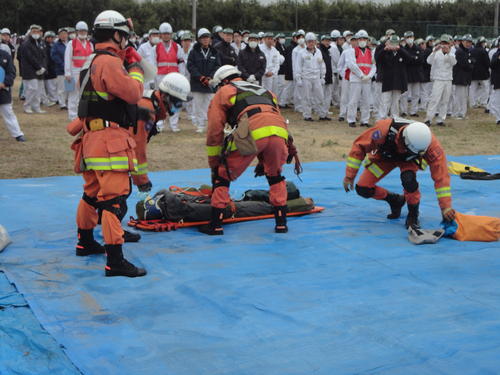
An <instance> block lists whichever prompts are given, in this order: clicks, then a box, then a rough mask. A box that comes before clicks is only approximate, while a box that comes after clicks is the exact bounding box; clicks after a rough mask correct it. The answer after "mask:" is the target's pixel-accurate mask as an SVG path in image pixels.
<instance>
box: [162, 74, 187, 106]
mask: <svg viewBox="0 0 500 375" xmlns="http://www.w3.org/2000/svg"><path fill="white" fill-rule="evenodd" d="M158 87H159V89H160V91H162V92H165V93H167V94H170V95H171V96H174V97H176V98H178V99H180V100H183V101H187V100H188V95H189V93H190V91H191V85H190V84H189V81H188V79H187V78H186V77H184V76H183V75H182V74H181V73H176V72H174V73H169V74H167V75H166V76H165V77H163V79H162V80H161V82H160V84H159V85H158Z"/></svg>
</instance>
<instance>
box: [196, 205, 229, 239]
mask: <svg viewBox="0 0 500 375" xmlns="http://www.w3.org/2000/svg"><path fill="white" fill-rule="evenodd" d="M223 218H224V209H222V208H215V207H212V215H211V219H210V223H208V224H205V225H201V226H199V227H198V230H199V231H200V232H201V233H205V234H208V235H210V236H222V235H223V234H224V229H223V228H222V219H223Z"/></svg>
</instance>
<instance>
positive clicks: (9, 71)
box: [0, 49, 26, 142]
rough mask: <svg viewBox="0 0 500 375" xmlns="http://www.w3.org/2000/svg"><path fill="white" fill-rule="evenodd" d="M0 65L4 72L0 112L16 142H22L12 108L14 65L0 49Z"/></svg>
mask: <svg viewBox="0 0 500 375" xmlns="http://www.w3.org/2000/svg"><path fill="white" fill-rule="evenodd" d="M0 67H1V68H2V69H3V70H4V72H5V77H4V79H3V82H2V81H0V114H1V115H2V118H3V121H4V122H5V125H6V126H7V130H8V131H9V133H10V135H11V136H12V137H14V138H15V139H16V141H18V142H24V141H25V140H26V139H25V138H24V134H23V132H22V131H21V128H20V127H19V122H18V121H17V117H16V114H15V113H14V110H13V109H12V85H13V84H14V79H15V78H16V67H15V66H14V63H13V62H12V57H10V54H9V53H7V52H6V51H4V50H1V49H0Z"/></svg>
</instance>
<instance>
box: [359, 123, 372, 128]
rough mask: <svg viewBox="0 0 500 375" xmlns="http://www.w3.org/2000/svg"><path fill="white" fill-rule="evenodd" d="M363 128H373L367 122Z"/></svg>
mask: <svg viewBox="0 0 500 375" xmlns="http://www.w3.org/2000/svg"><path fill="white" fill-rule="evenodd" d="M361 126H364V127H366V128H371V127H372V126H371V125H370V124H368V123H367V122H365V123H363V124H361Z"/></svg>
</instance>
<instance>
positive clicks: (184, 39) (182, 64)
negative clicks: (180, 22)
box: [175, 31, 193, 131]
mask: <svg viewBox="0 0 500 375" xmlns="http://www.w3.org/2000/svg"><path fill="white" fill-rule="evenodd" d="M192 49H193V35H192V34H191V32H189V31H185V32H184V33H183V34H182V36H181V48H179V73H181V74H182V75H183V76H184V77H186V78H187V79H188V80H190V79H191V77H190V75H189V71H188V69H187V62H188V58H189V53H190V52H191V50H192ZM182 106H183V108H185V109H186V112H187V114H188V118H189V120H191V121H192V120H193V101H192V100H190V101H187V102H184V103H183V105H182ZM177 129H179V128H177ZM175 131H178V130H175Z"/></svg>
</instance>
